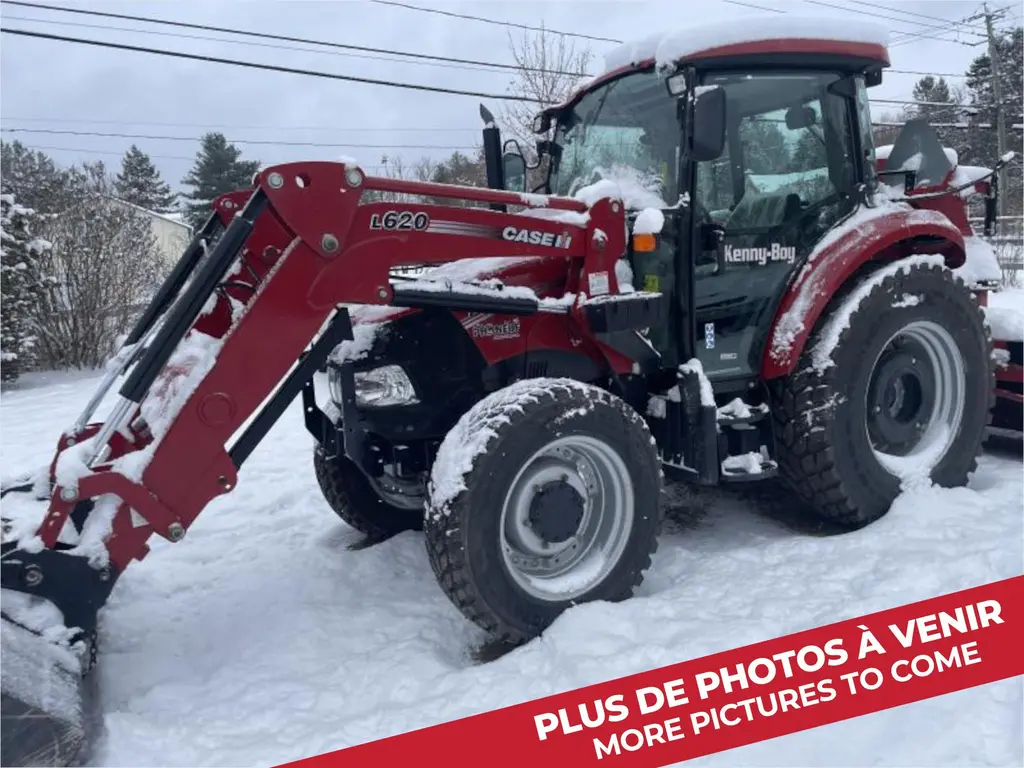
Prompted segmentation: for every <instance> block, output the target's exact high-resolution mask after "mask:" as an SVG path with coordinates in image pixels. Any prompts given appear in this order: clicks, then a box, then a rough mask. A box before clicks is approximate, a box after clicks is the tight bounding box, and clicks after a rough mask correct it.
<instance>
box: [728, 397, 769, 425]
mask: <svg viewBox="0 0 1024 768" xmlns="http://www.w3.org/2000/svg"><path fill="white" fill-rule="evenodd" d="M768 413H769V409H768V405H767V404H766V403H761V404H759V405H749V404H748V403H745V402H743V400H742V399H741V398H739V397H735V398H733V399H732V400H731V401H729V402H728V403H726V404H725V405H723V406H722V407H720V408H719V409H718V411H717V417H718V425H719V426H720V427H731V428H733V429H756V427H753V426H750V425H752V424H756V423H757V422H759V421H763V420H764V419H766V418H767V417H768Z"/></svg>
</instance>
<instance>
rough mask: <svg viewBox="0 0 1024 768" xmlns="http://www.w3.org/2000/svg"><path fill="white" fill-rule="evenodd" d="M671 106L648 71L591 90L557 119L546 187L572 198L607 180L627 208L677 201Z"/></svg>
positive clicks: (661, 205)
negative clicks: (615, 186) (616, 186)
mask: <svg viewBox="0 0 1024 768" xmlns="http://www.w3.org/2000/svg"><path fill="white" fill-rule="evenodd" d="M679 137H680V129H679V123H678V120H677V118H676V101H675V99H673V98H672V97H671V96H670V95H669V93H668V91H667V90H666V88H665V81H664V80H663V79H662V78H660V77H659V76H658V75H657V74H656V73H655V71H654V69H650V70H647V71H644V72H634V73H632V74H629V75H626V76H624V77H620V78H618V79H616V80H613V81H611V82H609V83H608V84H606V85H604V86H602V87H600V88H597V89H595V90H594V91H591V92H590V93H588V94H587V95H586V96H584V97H583V98H582V99H580V100H579V101H578V102H577V103H576V104H575V106H574V107H572V108H571V109H569V110H566V111H565V112H563V113H562V114H561V115H560V116H559V117H558V124H557V127H556V129H555V136H554V143H555V145H556V149H555V152H554V153H553V155H554V158H555V159H554V161H553V162H552V167H551V174H550V176H549V180H548V181H549V186H550V191H551V193H552V194H556V195H566V196H570V197H571V196H573V195H575V194H576V193H577V192H578V191H579V190H580V189H581V188H583V187H586V186H589V185H591V184H594V183H596V182H599V181H601V180H602V179H608V180H611V181H614V182H617V183H618V184H619V186H620V188H621V190H622V196H623V198H624V202H625V203H626V205H627V207H630V208H648V207H656V208H667V207H669V205H670V203H666V202H665V201H674V200H675V199H676V198H677V197H678V193H677V191H676V168H677V166H678V161H679Z"/></svg>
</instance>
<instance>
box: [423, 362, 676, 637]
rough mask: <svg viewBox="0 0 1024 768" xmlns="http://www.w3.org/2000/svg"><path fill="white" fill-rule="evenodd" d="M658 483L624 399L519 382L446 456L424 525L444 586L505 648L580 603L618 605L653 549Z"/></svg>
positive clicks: (488, 401)
mask: <svg viewBox="0 0 1024 768" xmlns="http://www.w3.org/2000/svg"><path fill="white" fill-rule="evenodd" d="M661 483H662V477H661V466H660V461H659V459H658V456H657V452H656V451H655V447H654V441H653V439H652V438H651V435H650V432H649V431H648V429H647V425H646V424H645V423H644V420H643V418H642V417H641V416H640V415H639V414H638V413H636V412H635V411H634V410H633V409H632V408H630V407H629V406H628V405H627V404H626V403H624V402H623V401H622V400H620V399H619V398H617V397H615V396H613V395H611V394H610V393H608V392H606V391H604V390H602V389H599V388H597V387H594V386H590V385H586V384H581V383H579V382H576V381H571V380H567V379H530V380H526V381H521V382H517V383H515V384H512V385H511V386H509V387H507V388H505V389H503V390H500V391H498V392H495V393H493V394H492V395H490V396H488V397H487V398H485V399H484V400H482V401H481V402H480V403H478V404H477V405H476V406H474V408H473V409H471V410H470V411H469V412H468V413H466V414H465V415H464V416H463V417H462V419H460V420H459V422H458V423H457V424H456V425H455V427H454V428H453V429H452V431H451V432H450V433H449V434H448V436H447V437H446V438H445V441H444V443H443V444H442V446H441V448H440V450H439V452H438V455H437V460H436V461H435V464H434V468H433V471H432V475H431V482H430V489H429V500H428V508H427V513H426V517H425V531H426V541H427V551H428V554H429V557H430V562H431V565H432V567H433V569H434V573H435V575H436V576H437V579H438V583H439V584H440V586H441V588H442V589H443V590H444V592H445V594H446V595H448V597H449V599H451V601H452V602H453V603H454V604H455V605H456V606H457V607H458V608H459V609H460V610H461V611H462V613H463V614H464V615H465V616H466V617H467V618H469V619H470V620H472V621H473V622H475V623H476V624H478V625H479V626H481V627H483V628H484V629H486V630H487V631H489V632H490V633H491V634H492V635H493V636H494V637H495V638H496V639H500V640H504V641H506V642H511V643H518V642H522V641H525V640H528V639H530V638H532V637H535V636H537V635H539V634H540V633H541V632H542V631H543V630H544V629H546V628H547V627H548V626H549V625H550V624H551V622H553V621H554V620H555V619H556V618H557V617H558V616H559V615H560V614H561V613H562V612H563V611H565V609H566V608H568V607H570V606H572V605H575V604H577V603H583V602H588V601H591V600H607V601H620V600H624V599H626V598H628V597H630V596H631V595H632V593H633V590H634V588H635V587H636V586H637V585H639V584H640V582H641V581H642V580H643V575H644V572H645V571H646V570H647V568H648V567H650V563H651V555H652V553H653V552H654V551H655V549H656V548H657V536H658V531H659V528H660V522H661V510H660V507H659V499H660V493H661Z"/></svg>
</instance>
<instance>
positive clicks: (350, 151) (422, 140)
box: [0, 0, 1024, 188]
mask: <svg viewBox="0 0 1024 768" xmlns="http://www.w3.org/2000/svg"><path fill="white" fill-rule="evenodd" d="M54 1H55V2H57V3H61V4H64V5H67V6H68V7H76V8H88V9H91V10H99V11H109V12H118V13H128V14H133V15H140V16H154V17H160V18H166V19H176V20H181V21H188V22H192V23H204V24H212V25H217V26H224V27H233V28H238V29H246V30H252V31H261V32H270V33H274V34H282V35H293V36H297V37H307V38H313V39H321V40H330V41H334V42H340V43H350V44H355V45H364V46H372V47H379V48H389V49H399V50H405V51H415V52H420V53H429V54H436V55H441V56H453V57H459V58H466V59H479V60H486V61H498V62H503V63H510V62H511V61H512V57H511V53H510V51H509V42H508V35H509V34H510V33H511V34H513V35H516V36H518V35H520V34H522V32H521V31H517V30H509V29H507V28H505V27H501V26H496V25H491V24H484V23H480V22H474V21H468V20H463V19H453V18H449V17H445V16H440V15H436V14H430V13H422V12H418V11H413V10H408V9H404V8H397V7H391V6H383V5H376V4H371V3H368V2H365V0H360V1H359V2H356V1H354V0H353V1H351V2H346V1H345V0H321V1H320V2H311V1H307V0H274V1H273V2H268V1H266V0H248V1H246V2H242V0H216V1H214V0H210V1H209V2H198V0H179V1H178V2H171V1H170V0H164V1H162V2H152V1H151V0H130V1H127V2H125V1H122V2H112V1H103V2H100V1H99V0H90V1H89V2H78V3H71V2H68V1H67V0H51V2H54ZM747 1H749V2H751V3H754V4H758V5H763V6H770V7H772V8H775V9H777V10H780V11H784V12H786V13H789V14H804V15H812V16H826V15H831V16H836V17H842V16H844V15H846V16H849V17H850V18H858V19H867V18H869V15H865V14H866V13H867V14H870V15H871V16H873V17H874V18H875V20H876V21H878V22H880V23H883V24H887V25H888V26H889V28H890V30H892V33H893V34H894V35H897V36H898V35H899V34H900V33H918V34H925V35H936V36H937V37H941V38H947V41H942V40H935V39H929V38H928V37H919V38H917V39H915V40H913V41H912V42H908V43H906V44H901V45H894V46H893V47H891V49H890V57H891V59H892V67H893V68H894V69H902V70H914V71H923V72H940V73H962V72H963V71H964V70H965V69H966V68H967V66H968V65H969V63H970V61H971V60H972V59H973V58H974V57H975V56H977V55H979V54H980V53H981V52H982V51H983V50H984V47H983V46H981V45H975V46H973V47H971V46H968V45H964V44H963V43H964V42H972V43H973V42H978V41H981V39H982V38H981V37H979V36H976V35H972V34H970V32H971V31H974V32H978V31H980V29H981V28H980V26H978V25H975V26H974V27H973V30H965V29H964V27H963V26H961V27H957V28H956V29H959V30H961V31H959V32H953V31H942V30H936V29H934V27H942V26H943V25H944V22H943V21H940V20H948V21H949V22H952V21H957V20H960V19H963V18H965V17H968V16H970V15H972V14H974V13H976V12H977V11H979V10H980V9H981V4H980V3H979V2H976V1H975V0H968V1H964V0H948V1H947V0H931V1H924V2H901V1H900V0H872V3H873V5H869V4H863V3H860V2H857V0H821V1H822V2H826V3H827V4H828V5H829V6H841V7H843V8H844V9H846V10H842V11H840V10H837V9H835V8H832V7H825V6H822V5H821V4H820V3H819V2H817V1H816V0H785V1H773V0H747ZM409 2H411V3H412V4H415V5H421V6H429V7H432V8H439V9H444V10H447V11H453V12H457V13H468V14H472V15H476V16H483V17H487V18H491V19H496V20H502V21H514V22H518V23H524V24H534V25H535V24H539V23H541V22H544V23H545V24H546V25H547V26H548V27H549V28H552V29H557V30H563V31H572V32H578V33H583V34H589V35H595V36H601V37H610V38H615V39H623V40H630V39H633V38H637V37H643V36H645V35H647V34H650V33H651V32H652V31H657V30H667V29H670V28H675V27H680V26H685V25H687V24H688V23H704V22H708V21H727V20H729V19H737V20H739V19H749V18H751V17H753V16H757V15H763V14H764V13H765V11H760V10H754V9H751V8H745V7H740V6H738V5H734V4H730V3H728V2H726V1H725V0H618V1H617V2H608V1H606V0H560V1H559V0H551V1H548V2H532V1H531V2H513V1H512V0H500V1H493V0H492V1H486V2H438V1H437V0H409ZM879 5H881V6H886V7H887V9H882V8H879V7H877V6H879ZM1007 5H1009V6H1010V10H1009V14H1010V16H1009V17H1008V18H1007V19H1006V21H1004V22H1003V23H1002V26H1008V25H1010V24H1011V23H1014V22H1015V23H1018V24H1019V23H1020V17H1021V15H1022V6H1024V2H1022V0H995V2H993V3H991V7H992V8H999V7H1003V6H1007ZM891 9H896V10H891ZM899 11H903V12H904V13H900V12H899ZM876 13H877V14H878V16H874V14H876ZM909 14H921V15H919V16H914V15H909ZM884 16H890V17H893V18H892V19H888V18H883V17H884ZM924 17H931V18H924ZM28 18H32V19H49V20H60V21H63V22H70V23H65V24H60V25H58V24H45V23H40V22H38V21H37V22H28V21H24V19H28ZM897 18H899V19H903V20H902V21H895V20H894V19H897ZM0 23H2V25H3V26H4V27H8V28H16V29H32V30H36V31H43V32H48V33H53V34H61V35H68V36H72V37H86V38H93V39H102V40H109V41H114V42H125V43H130V44H134V45H141V46H148V47H154V48H165V49H172V50H180V51H187V52H192V53H202V54H207V55H212V56H220V57H224V58H236V59H243V60H248V61H257V62H266V63H274V64H279V65H282V66H290V67H298V68H306V69H316V70H322V71H329V72H336V73H342V74H351V75H356V76H363V77H373V78H380V79H389V80H400V81H408V82H415V83H423V84H434V85H442V86H447V87H455V88H464V89H468V90H476V91H486V92H495V93H504V92H505V91H506V89H507V87H508V84H509V79H510V78H509V73H508V72H501V71H481V70H479V69H477V70H473V69H464V68H455V67H454V66H453V65H444V66H424V65H422V64H415V63H409V62H394V61H383V60H380V59H368V58H363V57H360V56H359V55H356V56H352V55H337V53H338V52H330V51H328V50H326V49H313V48H312V46H301V45H297V44H291V43H275V42H273V41H266V40H255V39H253V38H244V37H231V36H228V35H225V34H219V33H208V32H201V31H196V30H186V29H172V28H167V27H162V26H156V25H146V24H140V23H136V22H127V21H121V20H115V19H104V18H97V17H86V16H81V15H78V14H63V13H57V12H53V11H43V10H37V9H30V8H25V7H16V6H10V5H3V6H2V8H0ZM82 24H88V25H102V26H105V27H111V26H113V27H121V28H128V29H140V30H142V29H144V30H150V31H160V32H162V33H164V34H161V35H154V34H139V33H130V32H121V31H113V30H110V29H98V28H90V27H82V26H80V25H82ZM922 25H924V26H922ZM929 26H930V27H932V28H931V29H930V28H929ZM166 33H174V34H189V35H203V36H207V37H214V38H220V39H232V40H235V41H246V42H247V43H248V44H245V45H241V44H238V43H237V42H236V43H226V42H214V41H208V40H194V39H184V38H181V37H172V36H167V34H166ZM954 39H956V40H960V41H962V42H951V41H952V40H954ZM575 42H576V44H577V45H578V46H589V47H590V49H591V51H592V52H593V54H594V56H593V58H592V62H593V66H592V68H591V69H592V71H596V70H597V69H599V68H600V67H601V66H602V63H603V54H604V53H605V52H606V51H607V50H608V49H609V48H611V47H614V44H612V43H602V42H593V41H587V40H576V41H575ZM252 43H259V44H258V45H253V44H252ZM267 45H270V46H273V45H281V46H290V47H298V48H306V50H298V51H297V50H282V49H280V48H273V47H265V46H267ZM0 46H2V48H0V65H2V69H0V125H2V127H3V128H5V129H9V128H39V129H47V130H63V131H68V130H71V131H97V132H104V133H130V134H147V135H154V136H178V137H186V138H188V139H190V140H189V141H169V140H166V139H143V138H139V139H123V138H105V137H95V136H74V135H58V134H54V135H48V134H30V133H18V134H14V133H7V132H4V133H3V138H4V139H6V140H9V139H13V138H17V139H19V140H20V141H22V142H23V143H24V144H26V145H28V146H32V147H37V148H40V149H44V151H46V152H47V153H48V154H50V155H51V156H52V157H53V158H54V159H55V160H57V161H58V162H60V163H63V164H70V163H75V162H81V161H83V160H97V159H102V160H104V161H106V162H107V163H108V164H111V166H112V167H115V168H116V167H117V166H118V165H119V157H120V155H121V154H122V153H123V151H124V150H125V149H126V148H127V147H128V146H129V145H130V144H131V143H132V142H133V141H134V142H135V143H136V144H138V146H139V147H141V148H142V149H143V150H144V151H146V152H148V153H149V154H150V156H151V157H152V158H153V160H154V162H155V163H156V164H157V166H158V167H159V169H160V170H161V172H162V173H163V175H164V177H165V179H166V180H167V181H168V182H170V183H171V185H172V186H173V187H175V188H180V185H179V182H180V180H181V178H182V177H183V176H184V175H185V174H186V173H187V171H188V169H189V167H191V165H192V158H194V155H195V152H196V149H197V143H196V141H195V140H194V139H195V138H196V137H198V136H199V135H200V134H201V133H202V132H203V131H204V130H221V131H222V132H223V133H225V135H226V136H227V137H228V139H229V140H231V141H234V142H235V143H236V144H238V145H239V146H240V147H241V148H242V149H243V157H245V158H258V159H260V160H261V161H263V162H264V163H266V164H270V163H276V162H282V161H286V160H299V159H333V158H335V157H337V156H339V155H343V154H344V155H351V156H354V157H356V158H359V159H360V161H361V162H362V163H363V164H364V165H366V166H367V167H368V168H372V167H373V166H376V165H377V164H379V163H380V157H381V155H384V154H387V155H391V156H395V155H400V156H402V157H403V158H404V160H405V161H406V162H407V163H408V162H411V161H414V160H416V159H417V158H419V157H422V156H425V155H428V156H432V157H435V158H442V157H445V156H447V155H448V154H450V152H451V149H447V148H456V147H459V148H466V149H467V150H468V149H470V148H472V147H473V145H474V144H475V143H476V142H477V141H478V140H479V135H480V134H479V131H480V128H481V122H480V118H479V116H478V107H477V105H478V103H479V102H480V99H477V98H473V97H465V96H450V95H441V94H431V93H421V92H414V91H408V90H400V89H394V88H384V87H380V86H375V85H365V84H357V83H347V82H341V81H332V80H324V79H316V78H309V77H301V76H297V75H290V74H283V73H275V72H265V71H257V70H248V69H242V68H238V67H230V66H226V65H222V64H212V63H205V62H197V61H185V60H177V59H170V58H166V57H158V56H152V55H145V54H140V53H133V52H125V51H115V50H109V49H100V48H95V47H88V46H81V45H73V44H69V43H62V42H54V41H47V40H34V39H28V38H23V37H15V36H13V35H8V34H5V35H2V40H0ZM916 79H917V78H916V76H915V75H909V74H893V73H887V74H886V82H885V83H884V84H883V85H882V86H880V87H879V88H876V89H873V91H872V96H873V97H874V98H897V99H902V98H910V94H911V90H912V88H913V85H914V82H915V80H916ZM950 82H951V83H952V84H960V83H962V82H963V80H962V78H961V77H954V78H950ZM486 103H487V104H488V106H489V107H490V108H491V109H492V111H494V112H495V114H498V111H499V108H500V105H501V104H500V102H498V101H493V100H492V101H488V102H486ZM892 109H896V107H895V106H893V105H878V106H876V108H875V111H874V112H875V116H876V118H877V117H878V116H880V115H881V114H882V113H883V112H884V111H889V110H892ZM246 140H249V141H268V142H277V141H292V142H314V143H317V144H337V145H339V146H336V147H329V146H310V147H284V146H273V145H257V144H251V143H247V141H246ZM360 144H384V145H402V146H400V147H398V148H395V149H372V148H366V147H360V146H358V145H360ZM409 145H433V146H439V147H445V148H446V149H420V148H413V147H410V146H409ZM55 148H64V149H55ZM83 150H91V151H89V152H85V151H83ZM101 153H105V154H101ZM371 172H372V171H371Z"/></svg>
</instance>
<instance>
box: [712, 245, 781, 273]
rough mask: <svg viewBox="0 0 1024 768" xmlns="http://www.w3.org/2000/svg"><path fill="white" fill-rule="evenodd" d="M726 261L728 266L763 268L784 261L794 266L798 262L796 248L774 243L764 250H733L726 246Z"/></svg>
mask: <svg viewBox="0 0 1024 768" xmlns="http://www.w3.org/2000/svg"><path fill="white" fill-rule="evenodd" d="M725 261H726V263H728V264H759V265H761V266H762V267H763V266H764V265H765V264H767V263H768V262H773V263H774V262H780V261H784V262H786V263H787V264H792V263H793V262H794V261H796V246H790V245H782V244H781V243H772V244H771V245H768V246H765V247H763V248H733V247H732V246H731V245H726V246H725Z"/></svg>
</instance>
